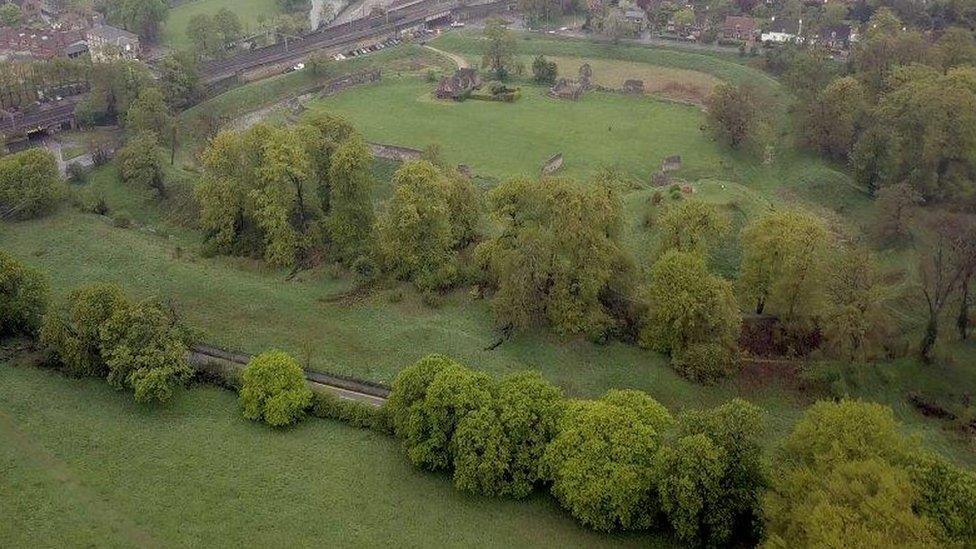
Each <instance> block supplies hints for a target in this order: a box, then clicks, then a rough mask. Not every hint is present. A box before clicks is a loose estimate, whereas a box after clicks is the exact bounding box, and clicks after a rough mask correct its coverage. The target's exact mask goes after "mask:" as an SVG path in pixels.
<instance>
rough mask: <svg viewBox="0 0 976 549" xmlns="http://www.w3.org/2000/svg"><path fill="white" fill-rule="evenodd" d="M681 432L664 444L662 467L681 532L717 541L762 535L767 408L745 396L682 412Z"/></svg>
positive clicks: (664, 499)
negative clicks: (764, 421)
mask: <svg viewBox="0 0 976 549" xmlns="http://www.w3.org/2000/svg"><path fill="white" fill-rule="evenodd" d="M676 436H677V437H678V439H677V444H675V445H673V446H671V445H667V446H665V447H662V449H661V450H660V453H659V455H658V465H657V469H658V471H657V473H658V475H659V477H658V490H659V493H660V496H661V503H662V508H663V509H664V512H665V514H666V516H667V517H668V520H669V522H671V524H672V526H673V527H674V528H675V530H676V531H677V532H678V534H679V537H680V538H682V539H684V540H686V541H688V542H692V543H696V544H699V545H704V546H714V547H720V546H728V545H730V544H732V542H733V541H739V542H745V543H747V544H752V543H755V542H756V541H757V540H759V539H760V538H761V535H762V518H763V507H762V498H763V495H764V493H765V492H766V488H767V483H768V472H767V470H766V465H765V462H764V457H763V454H764V449H763V442H762V441H763V411H762V410H761V409H760V408H758V407H757V406H755V405H753V404H750V403H748V402H746V401H744V400H740V399H733V400H731V401H729V402H727V403H725V404H723V405H721V406H718V407H716V408H712V409H707V410H691V411H688V412H685V413H684V414H682V415H681V416H680V417H679V419H678V429H677V433H676ZM699 452H700V453H699Z"/></svg>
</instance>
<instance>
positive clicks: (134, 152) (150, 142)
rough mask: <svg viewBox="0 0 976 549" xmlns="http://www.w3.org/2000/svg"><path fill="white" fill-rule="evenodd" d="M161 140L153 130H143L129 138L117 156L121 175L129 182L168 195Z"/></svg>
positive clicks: (160, 194) (162, 195) (161, 194)
mask: <svg viewBox="0 0 976 549" xmlns="http://www.w3.org/2000/svg"><path fill="white" fill-rule="evenodd" d="M158 146H159V142H158V141H157V138H156V135H155V134H153V133H152V132H143V133H140V134H139V135H137V136H136V137H134V138H132V139H130V140H129V142H128V143H127V144H126V145H125V146H124V147H122V149H121V150H119V154H118V157H117V160H118V163H119V175H121V176H122V181H125V182H126V183H127V184H130V185H136V186H140V187H147V188H150V189H153V190H155V191H156V193H157V194H159V196H161V197H165V196H166V185H165V183H164V181H163V164H162V160H161V159H160V157H159V149H158Z"/></svg>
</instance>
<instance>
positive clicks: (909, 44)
mask: <svg viewBox="0 0 976 549" xmlns="http://www.w3.org/2000/svg"><path fill="white" fill-rule="evenodd" d="M865 29H866V32H865V36H864V38H863V39H861V40H859V41H858V43H857V45H856V46H855V47H854V49H853V52H852V56H851V64H852V65H853V67H854V70H855V72H856V73H857V74H858V78H860V79H861V80H862V81H863V82H864V84H865V85H866V86H867V87H868V89H869V90H871V91H872V92H875V93H877V92H879V91H882V90H883V89H884V86H885V83H886V81H887V80H888V78H889V76H890V75H891V73H892V71H893V70H894V69H895V68H896V67H899V66H903V65H909V64H911V63H918V62H924V61H925V56H926V44H925V39H924V38H923V37H922V35H921V34H920V33H918V32H917V31H914V30H907V28H906V27H905V26H904V25H903V24H902V22H901V21H900V20H899V19H898V17H897V16H896V15H895V14H894V13H892V12H891V10H889V9H888V8H881V9H879V10H877V11H876V12H875V13H874V15H873V16H871V19H870V20H869V21H868V22H867V25H866V26H865Z"/></svg>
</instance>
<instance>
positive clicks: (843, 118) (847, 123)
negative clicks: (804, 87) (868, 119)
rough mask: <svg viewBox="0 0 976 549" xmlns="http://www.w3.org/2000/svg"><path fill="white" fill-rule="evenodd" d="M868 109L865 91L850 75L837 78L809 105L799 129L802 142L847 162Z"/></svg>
mask: <svg viewBox="0 0 976 549" xmlns="http://www.w3.org/2000/svg"><path fill="white" fill-rule="evenodd" d="M867 108H868V104H867V92H866V91H865V89H864V86H863V84H861V82H860V81H858V80H857V79H856V78H854V77H851V76H847V77H844V78H838V79H837V80H834V81H833V82H831V83H830V84H829V85H828V86H827V87H826V88H824V90H823V91H821V92H820V93H818V94H817V95H816V97H815V98H814V99H813V100H812V101H811V102H810V103H809V105H808V107H807V111H806V113H805V116H804V117H803V120H802V125H803V127H802V129H801V130H800V131H801V132H802V135H803V140H804V141H805V142H806V143H807V145H808V146H809V147H811V148H812V149H814V150H817V151H818V152H820V153H822V154H825V155H828V156H830V157H832V158H836V159H838V160H843V159H846V158H847V157H848V155H849V154H850V151H851V147H853V145H854V142H855V139H856V138H857V135H858V132H859V131H860V129H861V127H862V124H863V120H864V116H865V115H866V114H867Z"/></svg>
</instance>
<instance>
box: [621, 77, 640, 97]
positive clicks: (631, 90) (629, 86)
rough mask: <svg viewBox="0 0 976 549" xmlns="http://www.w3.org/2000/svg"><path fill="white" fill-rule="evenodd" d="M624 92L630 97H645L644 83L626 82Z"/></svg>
mask: <svg viewBox="0 0 976 549" xmlns="http://www.w3.org/2000/svg"><path fill="white" fill-rule="evenodd" d="M623 92H624V93H626V94H629V95H644V81H643V80H626V81H625V82H624V87H623Z"/></svg>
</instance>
